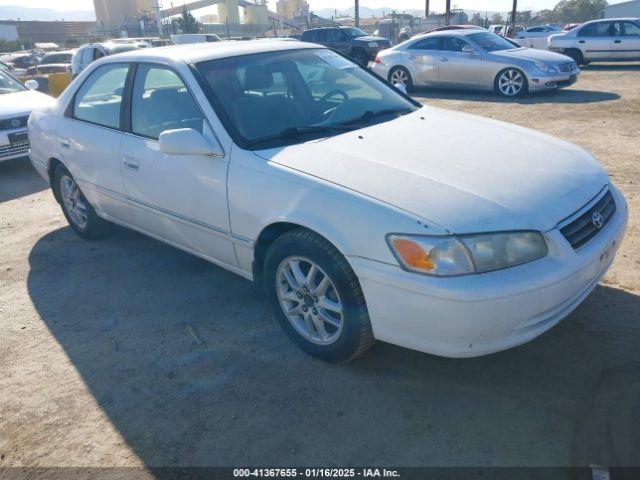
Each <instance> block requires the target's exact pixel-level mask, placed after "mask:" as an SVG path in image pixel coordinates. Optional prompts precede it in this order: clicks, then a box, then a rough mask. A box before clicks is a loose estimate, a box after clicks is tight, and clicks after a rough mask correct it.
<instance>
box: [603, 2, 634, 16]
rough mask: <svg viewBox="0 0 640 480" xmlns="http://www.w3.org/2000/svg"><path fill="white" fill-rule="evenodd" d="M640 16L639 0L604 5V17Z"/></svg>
mask: <svg viewBox="0 0 640 480" xmlns="http://www.w3.org/2000/svg"><path fill="white" fill-rule="evenodd" d="M623 17H632V18H640V0H631V1H629V2H622V3H616V4H613V5H607V6H606V7H604V18H623Z"/></svg>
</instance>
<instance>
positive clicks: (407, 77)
mask: <svg viewBox="0 0 640 480" xmlns="http://www.w3.org/2000/svg"><path fill="white" fill-rule="evenodd" d="M389 83H390V84H391V85H393V86H395V85H396V84H398V83H400V84H402V85H404V86H405V88H406V89H407V91H409V90H411V89H412V88H413V78H411V73H409V70H407V69H406V68H404V67H393V68H392V69H391V71H390V72H389Z"/></svg>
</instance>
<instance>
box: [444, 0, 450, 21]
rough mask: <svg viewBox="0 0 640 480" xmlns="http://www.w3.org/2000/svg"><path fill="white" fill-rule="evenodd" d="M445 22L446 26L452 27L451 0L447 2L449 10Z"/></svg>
mask: <svg viewBox="0 0 640 480" xmlns="http://www.w3.org/2000/svg"><path fill="white" fill-rule="evenodd" d="M444 21H445V22H444V23H445V25H451V0H447V10H446V13H445V18H444Z"/></svg>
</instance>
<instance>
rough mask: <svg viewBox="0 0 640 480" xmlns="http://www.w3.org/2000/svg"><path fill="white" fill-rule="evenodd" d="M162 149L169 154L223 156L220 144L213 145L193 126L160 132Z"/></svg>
mask: <svg viewBox="0 0 640 480" xmlns="http://www.w3.org/2000/svg"><path fill="white" fill-rule="evenodd" d="M159 141H160V151H161V152H162V153H165V154H167V155H212V156H222V149H221V148H220V147H219V146H216V147H212V146H211V144H210V143H209V141H208V140H207V139H206V138H204V135H202V134H201V133H200V132H198V131H197V130H194V129H193V128H178V129H175V130H165V131H164V132H162V133H161V134H160V138H159Z"/></svg>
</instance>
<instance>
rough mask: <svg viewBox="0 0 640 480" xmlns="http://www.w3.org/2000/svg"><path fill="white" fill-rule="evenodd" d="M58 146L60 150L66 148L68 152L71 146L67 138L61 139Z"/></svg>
mask: <svg viewBox="0 0 640 480" xmlns="http://www.w3.org/2000/svg"><path fill="white" fill-rule="evenodd" d="M60 146H61V147H62V148H66V149H67V150H69V149H70V148H71V144H70V143H69V139H67V138H62V139H61V140H60Z"/></svg>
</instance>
